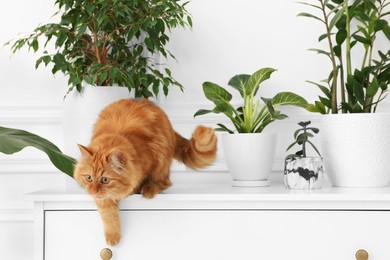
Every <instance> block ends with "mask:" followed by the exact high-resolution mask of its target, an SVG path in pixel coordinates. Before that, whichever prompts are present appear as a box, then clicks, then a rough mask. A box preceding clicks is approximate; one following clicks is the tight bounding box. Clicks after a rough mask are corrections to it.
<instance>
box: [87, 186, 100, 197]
mask: <svg viewBox="0 0 390 260" xmlns="http://www.w3.org/2000/svg"><path fill="white" fill-rule="evenodd" d="M88 191H89V194H91V195H92V196H93V195H96V194H97V193H98V192H99V189H98V187H97V186H91V187H89V189H88Z"/></svg>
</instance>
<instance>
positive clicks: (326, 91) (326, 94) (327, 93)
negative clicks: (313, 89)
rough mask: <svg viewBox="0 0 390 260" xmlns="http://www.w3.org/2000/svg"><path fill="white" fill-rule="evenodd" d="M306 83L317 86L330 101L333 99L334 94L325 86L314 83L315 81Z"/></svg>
mask: <svg viewBox="0 0 390 260" xmlns="http://www.w3.org/2000/svg"><path fill="white" fill-rule="evenodd" d="M306 82H308V83H311V84H313V85H316V86H317V87H318V88H319V89H320V90H321V91H322V93H324V94H325V96H326V97H327V98H329V99H330V98H331V97H332V94H331V93H330V90H329V88H327V87H325V86H324V85H321V84H318V83H316V82H313V81H306Z"/></svg>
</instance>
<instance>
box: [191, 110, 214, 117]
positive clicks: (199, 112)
mask: <svg viewBox="0 0 390 260" xmlns="http://www.w3.org/2000/svg"><path fill="white" fill-rule="evenodd" d="M209 113H213V111H212V110H210V109H199V110H198V111H196V113H195V114H194V117H197V116H202V115H206V114H209Z"/></svg>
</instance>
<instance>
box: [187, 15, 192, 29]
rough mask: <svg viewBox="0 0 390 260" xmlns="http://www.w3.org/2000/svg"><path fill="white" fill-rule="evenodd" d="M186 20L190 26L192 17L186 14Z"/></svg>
mask: <svg viewBox="0 0 390 260" xmlns="http://www.w3.org/2000/svg"><path fill="white" fill-rule="evenodd" d="M187 22H188V24H189V25H190V27H192V18H191V17H190V16H187Z"/></svg>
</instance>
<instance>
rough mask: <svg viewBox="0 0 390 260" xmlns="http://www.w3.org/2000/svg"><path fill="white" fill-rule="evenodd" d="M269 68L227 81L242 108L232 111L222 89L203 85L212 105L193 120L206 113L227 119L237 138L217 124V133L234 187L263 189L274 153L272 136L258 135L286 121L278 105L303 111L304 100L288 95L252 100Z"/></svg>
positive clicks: (274, 137)
mask: <svg viewBox="0 0 390 260" xmlns="http://www.w3.org/2000/svg"><path fill="white" fill-rule="evenodd" d="M274 71H275V69H273V68H262V69H259V70H257V71H256V72H254V73H253V74H252V75H248V74H240V75H236V76H234V77H233V78H231V79H230V80H229V83H228V85H229V86H231V87H232V88H233V89H235V90H237V91H238V92H239V94H240V96H241V98H242V100H243V105H242V106H239V107H238V108H235V107H234V105H233V104H232V102H231V101H232V98H233V96H232V94H230V92H229V91H227V90H226V89H225V88H223V87H221V86H219V85H217V84H215V83H211V82H205V83H203V92H204V95H205V96H206V98H207V99H208V100H210V101H211V102H213V103H214V105H215V107H214V108H213V109H211V110H208V109H200V110H198V111H197V112H196V113H195V115H194V116H200V115H205V114H208V113H216V114H220V113H222V114H224V115H225V116H226V117H228V118H229V119H230V121H231V123H232V125H233V126H234V128H235V131H236V132H237V133H238V134H235V131H234V130H232V129H231V127H229V126H226V125H224V124H218V126H219V128H217V130H221V131H226V132H227V133H226V134H224V135H222V144H223V149H224V153H225V157H226V161H227V164H228V168H229V171H230V173H231V175H232V178H233V185H234V186H266V185H268V184H269V181H268V176H269V173H270V172H271V167H272V163H273V158H274V153H275V142H276V135H275V134H274V133H262V132H263V130H264V128H265V127H266V126H267V125H269V124H270V123H272V122H274V121H275V120H281V119H285V118H287V115H285V114H282V113H281V112H280V111H278V110H276V109H275V107H278V106H282V105H294V106H299V107H303V108H306V106H307V102H306V100H305V99H304V98H302V97H300V96H298V95H296V94H294V93H291V92H281V93H278V94H276V95H275V96H274V97H273V98H264V97H262V98H261V101H262V102H263V104H261V101H260V99H257V98H256V94H257V93H258V90H259V88H260V85H261V83H262V82H264V81H265V80H267V79H269V78H270V77H271V74H272V73H273V72H274Z"/></svg>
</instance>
